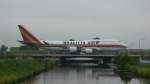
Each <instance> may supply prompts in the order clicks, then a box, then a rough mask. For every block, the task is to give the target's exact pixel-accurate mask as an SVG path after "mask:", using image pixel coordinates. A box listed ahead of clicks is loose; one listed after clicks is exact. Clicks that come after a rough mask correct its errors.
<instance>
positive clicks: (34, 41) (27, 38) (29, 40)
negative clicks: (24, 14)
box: [18, 25, 42, 45]
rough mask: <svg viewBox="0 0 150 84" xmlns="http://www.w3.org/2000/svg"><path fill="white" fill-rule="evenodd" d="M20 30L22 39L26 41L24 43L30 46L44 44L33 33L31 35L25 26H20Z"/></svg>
mask: <svg viewBox="0 0 150 84" xmlns="http://www.w3.org/2000/svg"><path fill="white" fill-rule="evenodd" d="M18 27H19V30H20V32H21V35H22V38H23V40H24V43H29V44H36V45H40V44H42V43H41V42H40V41H39V40H38V39H37V38H36V37H35V36H34V35H32V33H30V32H29V31H28V30H27V29H26V28H25V27H24V26H23V25H18Z"/></svg>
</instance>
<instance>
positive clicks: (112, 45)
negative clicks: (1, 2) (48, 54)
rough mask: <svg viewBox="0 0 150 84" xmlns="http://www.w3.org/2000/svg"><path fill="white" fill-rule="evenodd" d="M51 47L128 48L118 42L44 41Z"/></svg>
mask: <svg viewBox="0 0 150 84" xmlns="http://www.w3.org/2000/svg"><path fill="white" fill-rule="evenodd" d="M42 42H44V43H47V44H48V45H49V46H51V47H79V48H126V47H127V45H126V44H124V43H122V42H121V41H118V40H104V39H102V40H83V41H42Z"/></svg>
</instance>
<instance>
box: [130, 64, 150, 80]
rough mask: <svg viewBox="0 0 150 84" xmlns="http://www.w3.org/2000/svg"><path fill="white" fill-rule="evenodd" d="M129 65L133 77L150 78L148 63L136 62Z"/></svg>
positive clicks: (149, 65)
mask: <svg viewBox="0 0 150 84" xmlns="http://www.w3.org/2000/svg"><path fill="white" fill-rule="evenodd" d="M130 67H131V71H132V73H133V75H134V76H135V77H138V78H145V79H150V64H136V65H130Z"/></svg>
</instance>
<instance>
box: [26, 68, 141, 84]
mask: <svg viewBox="0 0 150 84" xmlns="http://www.w3.org/2000/svg"><path fill="white" fill-rule="evenodd" d="M24 84H124V83H123V82H122V81H121V80H120V78H119V77H118V76H117V75H116V74H114V72H113V70H112V69H111V68H104V67H97V66H89V65H88V66H86V65H79V66H78V65H72V66H58V67H55V68H53V69H51V70H48V71H46V72H42V73H41V74H39V75H38V76H36V77H34V78H31V79H28V80H26V81H25V82H24ZM129 84H143V83H141V82H140V81H139V80H138V79H132V80H131V81H130V83H129Z"/></svg>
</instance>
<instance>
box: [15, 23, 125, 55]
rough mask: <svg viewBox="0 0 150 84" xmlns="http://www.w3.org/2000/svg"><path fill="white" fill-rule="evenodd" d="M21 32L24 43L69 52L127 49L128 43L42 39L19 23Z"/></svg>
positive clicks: (107, 40) (99, 40)
mask: <svg viewBox="0 0 150 84" xmlns="http://www.w3.org/2000/svg"><path fill="white" fill-rule="evenodd" d="M18 27H19V30H20V32H21V35H22V38H23V41H19V42H21V43H22V44H26V45H29V46H36V47H38V48H55V47H56V48H57V47H59V48H64V49H67V50H69V52H71V53H74V52H85V53H92V52H93V50H94V49H96V50H107V49H108V50H119V49H126V48H127V45H126V44H125V43H123V42H121V41H118V40H110V39H91V40H80V41H76V40H68V41H49V40H40V39H38V38H37V37H35V36H34V35H33V34H32V33H31V32H29V31H28V30H27V29H26V27H25V26H24V25H18Z"/></svg>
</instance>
